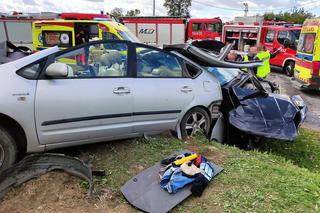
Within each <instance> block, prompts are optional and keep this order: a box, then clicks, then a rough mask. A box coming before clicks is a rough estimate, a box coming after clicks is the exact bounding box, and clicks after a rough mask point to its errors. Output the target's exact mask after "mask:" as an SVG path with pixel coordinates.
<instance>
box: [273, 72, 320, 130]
mask: <svg viewBox="0 0 320 213" xmlns="http://www.w3.org/2000/svg"><path fill="white" fill-rule="evenodd" d="M270 80H271V81H274V82H276V83H277V84H279V86H280V92H281V94H287V95H289V96H293V95H300V96H301V97H302V99H303V100H304V101H305V102H306V104H307V106H308V112H307V118H306V121H305V123H304V124H303V126H304V127H306V128H311V129H314V130H316V131H318V130H319V127H320V91H305V90H301V89H300V88H299V85H298V84H297V82H296V81H294V80H292V79H291V77H288V76H286V75H283V74H280V73H276V72H273V73H271V74H270Z"/></svg>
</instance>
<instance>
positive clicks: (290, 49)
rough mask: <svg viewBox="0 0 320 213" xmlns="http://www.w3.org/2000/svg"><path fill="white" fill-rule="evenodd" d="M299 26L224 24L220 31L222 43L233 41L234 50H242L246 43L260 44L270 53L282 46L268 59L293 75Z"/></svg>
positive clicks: (251, 44) (275, 65) (273, 64)
mask: <svg viewBox="0 0 320 213" xmlns="http://www.w3.org/2000/svg"><path fill="white" fill-rule="evenodd" d="M300 31H301V27H295V26H276V25H270V26H268V25H267V26H266V23H265V24H264V25H262V26H261V25H259V24H258V23H255V24H254V25H242V24H241V23H240V24H238V25H225V26H224V28H223V33H222V41H223V42H224V43H232V42H234V43H235V50H238V51H244V49H245V48H244V47H245V46H246V45H250V46H258V45H261V46H262V47H263V49H264V50H268V51H270V52H271V53H272V52H274V51H275V50H277V49H278V48H280V47H282V48H283V51H282V52H281V53H279V54H278V55H277V56H276V57H275V58H273V59H271V60H270V64H271V65H272V66H274V67H280V68H282V70H283V72H285V73H286V74H287V75H290V76H291V75H293V71H294V65H295V55H296V53H297V43H298V41H299V36H300Z"/></svg>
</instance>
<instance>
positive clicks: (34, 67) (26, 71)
mask: <svg viewBox="0 0 320 213" xmlns="http://www.w3.org/2000/svg"><path fill="white" fill-rule="evenodd" d="M45 62H46V60H45V59H42V60H41V61H37V62H34V63H32V64H29V65H27V66H26V67H23V68H22V69H20V70H18V71H17V74H18V75H20V76H21V77H24V78H26V79H30V80H34V79H37V77H38V75H39V73H40V71H41V69H42V67H43V66H44V64H45Z"/></svg>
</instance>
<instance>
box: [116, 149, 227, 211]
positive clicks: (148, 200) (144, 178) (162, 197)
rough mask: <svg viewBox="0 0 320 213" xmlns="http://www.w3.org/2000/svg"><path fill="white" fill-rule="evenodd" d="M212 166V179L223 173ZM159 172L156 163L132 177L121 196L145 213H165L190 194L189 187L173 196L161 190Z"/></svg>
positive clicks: (215, 166)
mask: <svg viewBox="0 0 320 213" xmlns="http://www.w3.org/2000/svg"><path fill="white" fill-rule="evenodd" d="M185 153H191V152H190V151H187V150H184V151H180V152H176V153H174V154H172V155H170V156H169V157H168V159H169V158H172V157H174V156H177V155H181V154H185ZM212 166H213V177H215V176H216V175H218V174H219V173H220V172H221V171H223V168H221V167H219V166H217V165H215V164H212ZM160 170H161V165H160V163H157V164H156V165H154V166H152V167H150V168H148V169H146V170H144V171H142V172H140V173H139V174H138V175H136V176H134V177H133V178H132V179H131V180H129V181H128V182H127V183H126V184H125V185H124V186H122V187H121V192H122V194H123V195H124V196H125V198H126V199H127V201H128V202H129V203H130V204H131V205H133V206H134V207H136V208H138V209H140V210H142V211H145V212H152V213H166V212H169V211H170V210H171V209H173V208H174V207H175V206H176V205H178V204H179V203H180V202H182V201H183V200H185V199H186V198H187V197H189V196H190V195H191V194H192V192H191V187H192V186H191V185H187V186H185V187H183V188H181V189H179V190H178V191H177V192H176V193H175V194H169V193H168V192H167V191H165V190H164V189H162V188H161V187H160V184H159V183H160V177H159V172H160Z"/></svg>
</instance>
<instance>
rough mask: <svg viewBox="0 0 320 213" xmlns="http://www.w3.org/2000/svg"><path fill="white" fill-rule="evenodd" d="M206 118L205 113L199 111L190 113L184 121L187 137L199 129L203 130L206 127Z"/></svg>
mask: <svg viewBox="0 0 320 213" xmlns="http://www.w3.org/2000/svg"><path fill="white" fill-rule="evenodd" d="M207 125H208V123H207V119H206V117H205V115H203V114H202V113H199V112H194V113H192V114H190V116H189V117H188V118H187V122H186V127H185V129H186V132H187V135H188V136H189V137H193V136H194V135H195V134H197V133H198V132H200V131H205V130H206V129H207Z"/></svg>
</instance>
